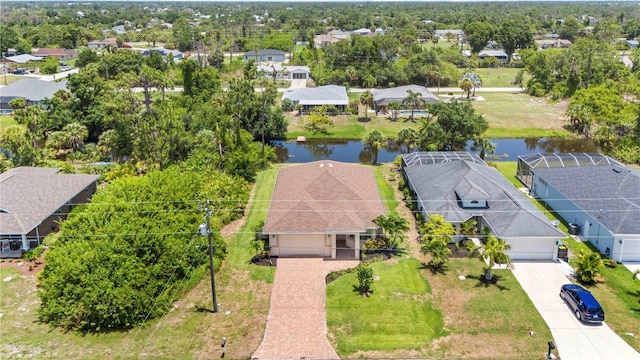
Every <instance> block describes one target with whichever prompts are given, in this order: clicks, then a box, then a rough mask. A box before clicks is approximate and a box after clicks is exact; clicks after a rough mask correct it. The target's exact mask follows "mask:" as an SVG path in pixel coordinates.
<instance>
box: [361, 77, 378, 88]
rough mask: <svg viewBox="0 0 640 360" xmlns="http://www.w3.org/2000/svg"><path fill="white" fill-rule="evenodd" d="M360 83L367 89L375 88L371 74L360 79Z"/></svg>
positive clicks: (374, 81)
mask: <svg viewBox="0 0 640 360" xmlns="http://www.w3.org/2000/svg"><path fill="white" fill-rule="evenodd" d="M362 81H363V83H364V86H365V87H367V88H369V89H371V88H372V87H375V86H376V83H377V81H376V78H375V77H374V76H373V75H371V74H369V75H367V76H365V77H364V79H362Z"/></svg>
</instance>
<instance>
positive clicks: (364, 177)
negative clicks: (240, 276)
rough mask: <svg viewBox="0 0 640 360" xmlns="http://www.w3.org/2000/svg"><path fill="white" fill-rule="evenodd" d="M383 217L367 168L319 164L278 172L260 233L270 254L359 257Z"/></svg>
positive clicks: (371, 173) (327, 163) (370, 170)
mask: <svg viewBox="0 0 640 360" xmlns="http://www.w3.org/2000/svg"><path fill="white" fill-rule="evenodd" d="M384 214H385V210H384V206H383V204H382V200H381V198H380V191H379V189H378V185H377V183H376V179H375V176H374V174H373V170H372V169H371V168H370V167H367V166H363V165H356V164H347V163H341V162H337V161H331V160H321V161H315V162H311V163H306V164H302V165H294V166H287V167H283V168H281V169H280V170H279V172H278V178H277V180H276V184H275V188H274V191H273V196H272V198H271V202H270V204H269V211H268V213H267V218H266V220H265V224H264V229H263V233H264V234H267V235H268V236H269V248H270V250H271V255H273V256H281V257H284V256H322V257H331V258H332V259H335V258H336V257H337V256H340V257H342V256H346V257H349V258H356V259H359V258H360V249H361V248H362V244H363V243H364V241H365V240H366V239H368V238H375V236H376V233H377V229H378V226H377V225H376V224H374V223H373V219H374V218H376V217H377V216H379V215H384Z"/></svg>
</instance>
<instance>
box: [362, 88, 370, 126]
mask: <svg viewBox="0 0 640 360" xmlns="http://www.w3.org/2000/svg"><path fill="white" fill-rule="evenodd" d="M360 104H362V105H364V117H365V119H367V120H369V106H371V104H373V94H372V93H371V91H369V90H367V91H365V92H363V93H362V94H360Z"/></svg>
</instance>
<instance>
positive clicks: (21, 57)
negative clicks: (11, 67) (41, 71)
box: [2, 54, 42, 64]
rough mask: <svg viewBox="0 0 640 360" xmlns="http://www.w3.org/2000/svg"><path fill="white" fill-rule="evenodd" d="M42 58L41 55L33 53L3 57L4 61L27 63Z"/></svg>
mask: <svg viewBox="0 0 640 360" xmlns="http://www.w3.org/2000/svg"><path fill="white" fill-rule="evenodd" d="M41 60H42V57H41V56H33V55H31V54H21V55H14V56H7V57H6V58H4V59H2V61H3V62H11V63H14V64H26V63H28V62H29V61H41Z"/></svg>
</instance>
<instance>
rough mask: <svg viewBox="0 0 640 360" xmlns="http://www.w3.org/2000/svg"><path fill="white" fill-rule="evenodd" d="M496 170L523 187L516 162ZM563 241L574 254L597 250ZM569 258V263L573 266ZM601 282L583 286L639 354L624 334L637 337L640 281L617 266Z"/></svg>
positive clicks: (636, 341) (638, 344) (639, 343)
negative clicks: (594, 297) (518, 177)
mask: <svg viewBox="0 0 640 360" xmlns="http://www.w3.org/2000/svg"><path fill="white" fill-rule="evenodd" d="M496 165H497V168H498V170H499V171H500V172H501V173H502V175H504V176H505V177H506V178H507V179H509V181H511V183H512V184H514V186H516V187H523V185H522V183H521V182H520V181H519V180H518V179H517V178H516V177H515V175H516V171H517V163H516V162H515V161H510V162H497V163H496ZM532 202H533V203H534V204H535V205H536V206H537V207H538V209H540V210H541V211H543V212H544V213H545V215H547V217H548V218H549V219H550V220H561V219H560V218H559V217H557V216H556V214H555V213H554V212H553V211H550V209H548V208H547V207H546V206H545V205H544V204H543V203H542V202H540V201H538V200H536V199H532ZM558 228H560V229H561V230H562V231H563V232H564V233H565V234H568V230H567V226H566V223H564V222H562V221H561V222H560V224H559V225H558ZM563 242H564V243H565V244H566V245H567V246H568V247H569V249H570V250H571V252H573V253H574V254H576V253H578V252H580V251H585V252H590V251H597V250H596V249H595V248H594V247H593V246H592V245H591V244H590V243H584V242H578V241H576V240H575V239H574V238H572V237H570V236H567V238H566V239H564V240H563ZM574 260H575V259H574V258H573V257H570V259H569V262H570V263H573V262H574ZM602 275H603V278H604V283H598V284H596V285H594V286H586V287H587V288H588V289H589V290H590V291H591V292H592V293H593V294H594V295H595V296H596V298H597V299H598V301H599V302H600V304H601V305H602V307H603V308H604V309H605V313H606V317H607V325H609V326H610V327H611V328H612V329H613V330H614V331H615V332H616V334H618V335H619V336H620V337H621V338H622V339H624V340H625V341H626V342H627V343H629V344H630V345H631V346H632V347H633V348H634V349H636V350H638V351H640V337H638V336H635V337H632V336H629V335H627V333H632V334H640V281H637V280H634V279H633V274H632V273H631V271H629V270H628V269H627V268H626V267H624V266H622V265H618V266H617V267H616V268H609V267H604V268H603V269H602Z"/></svg>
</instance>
